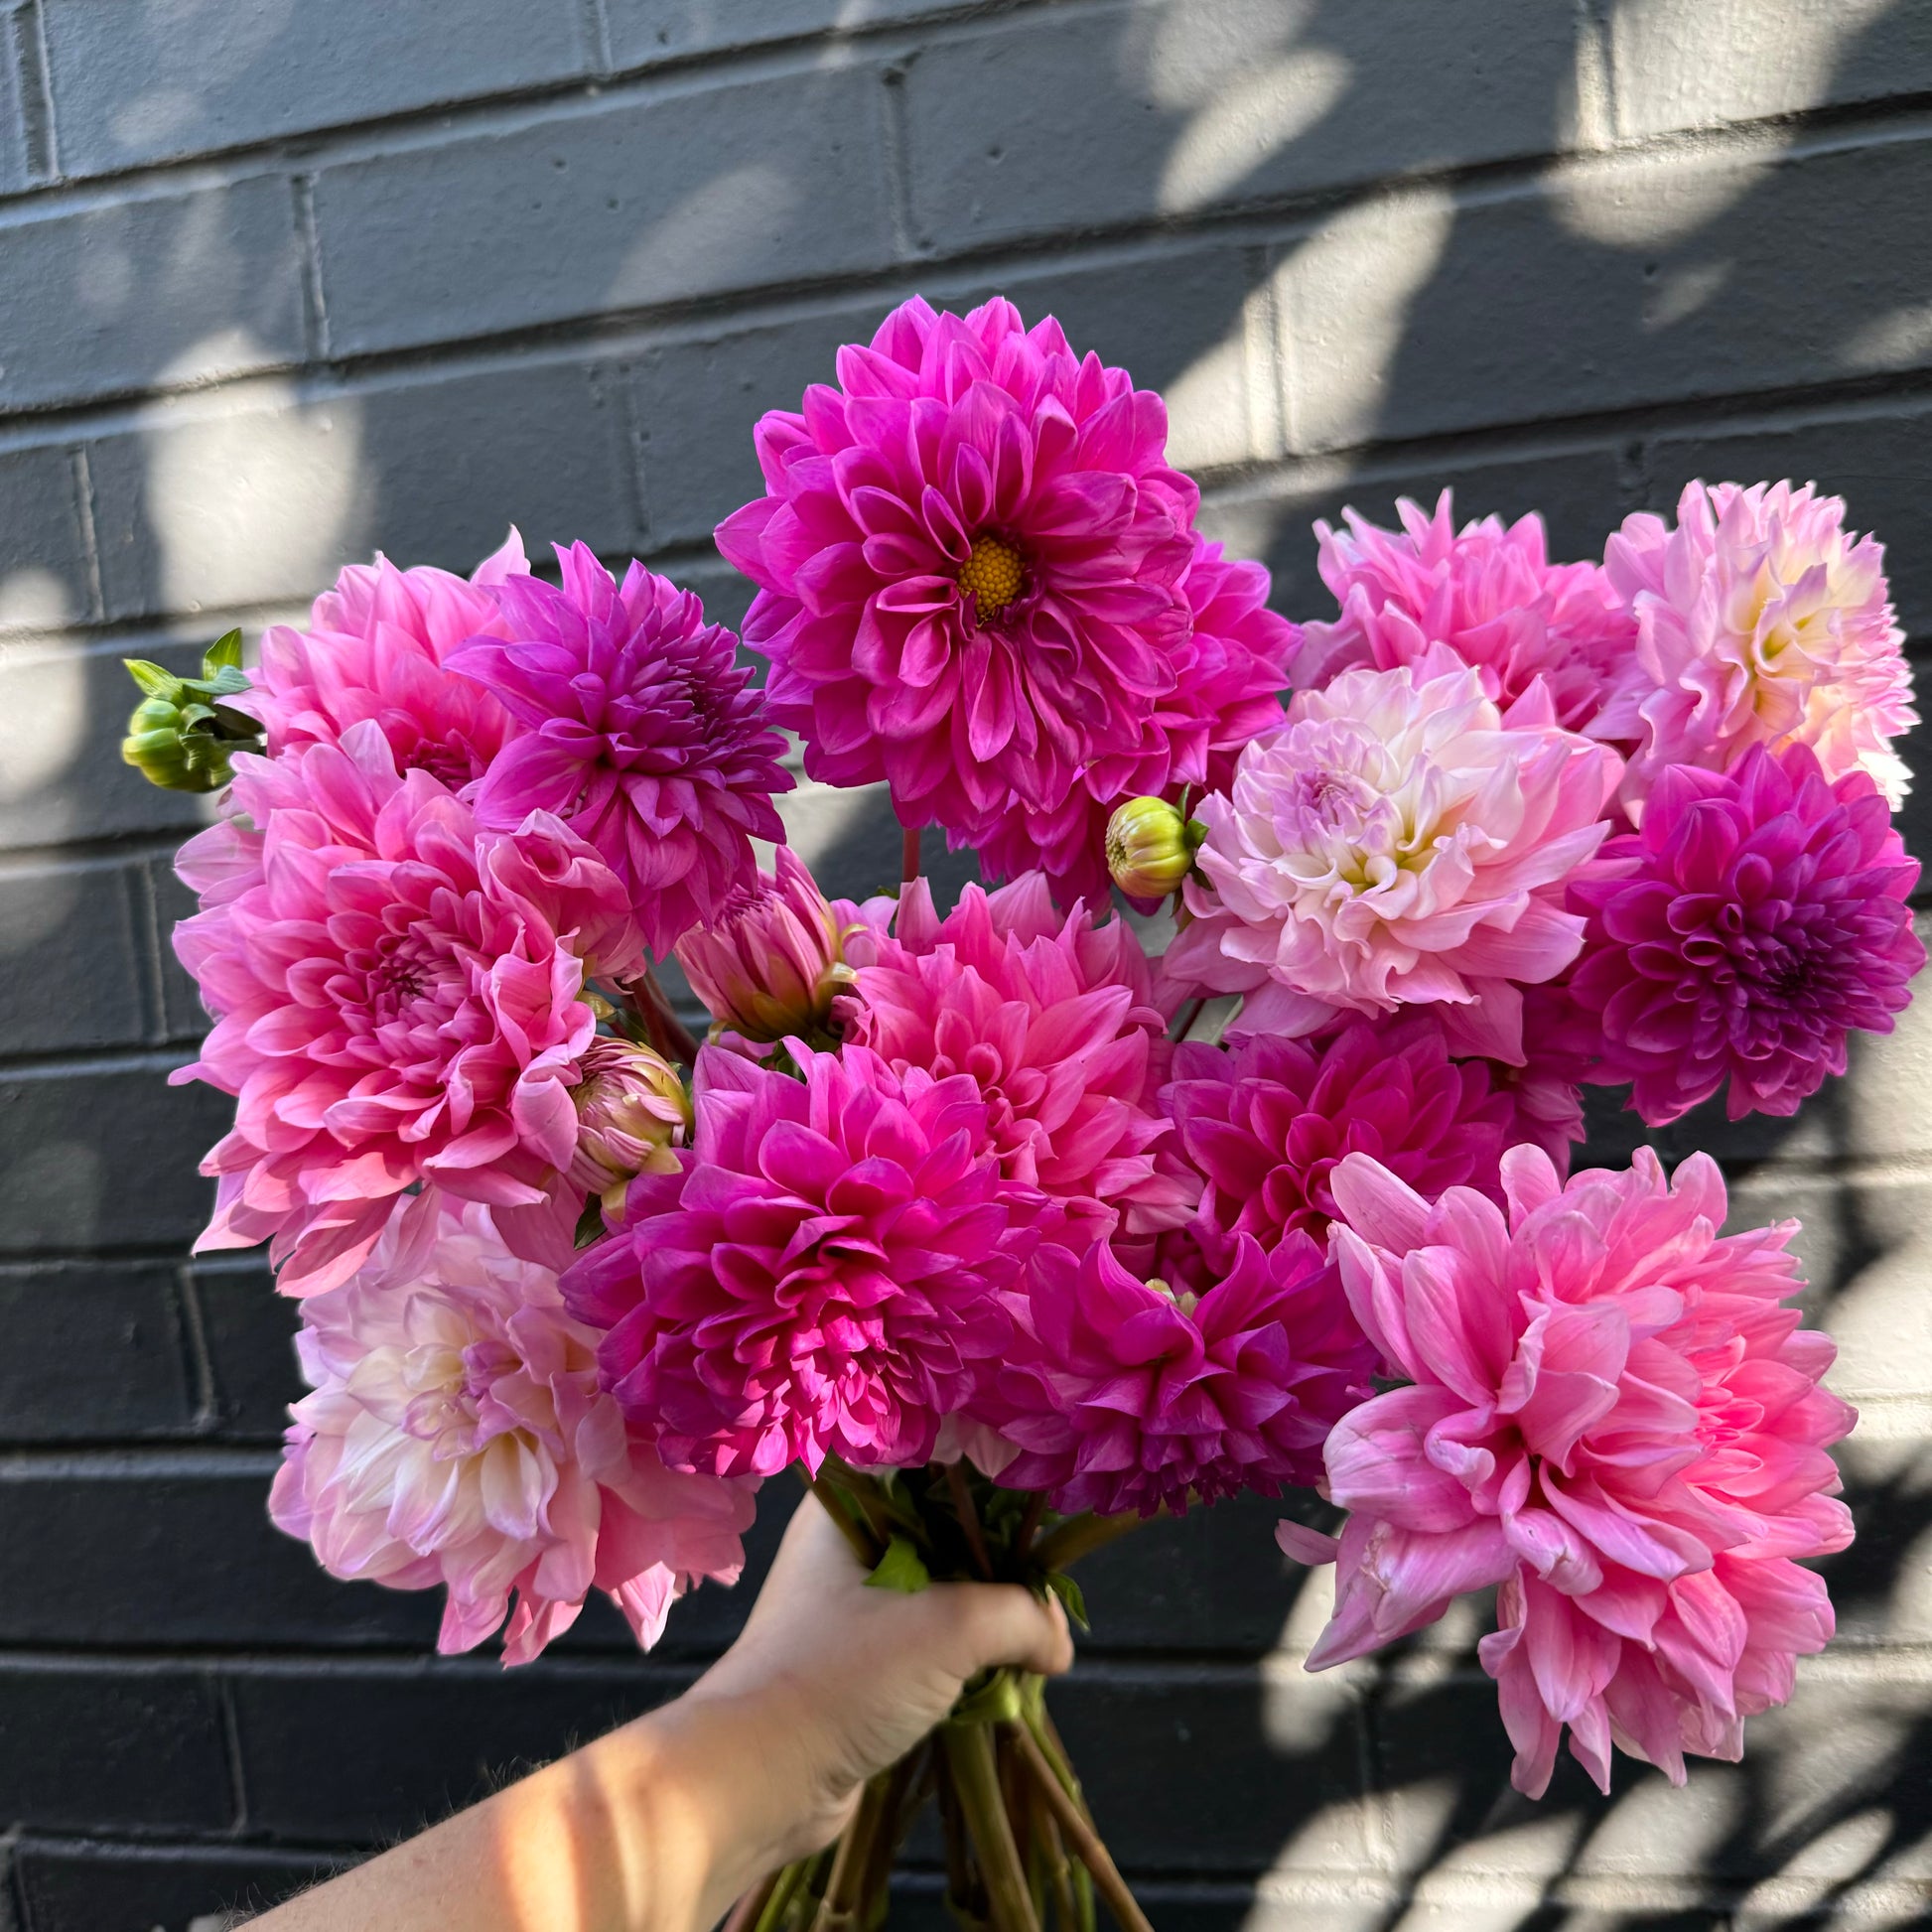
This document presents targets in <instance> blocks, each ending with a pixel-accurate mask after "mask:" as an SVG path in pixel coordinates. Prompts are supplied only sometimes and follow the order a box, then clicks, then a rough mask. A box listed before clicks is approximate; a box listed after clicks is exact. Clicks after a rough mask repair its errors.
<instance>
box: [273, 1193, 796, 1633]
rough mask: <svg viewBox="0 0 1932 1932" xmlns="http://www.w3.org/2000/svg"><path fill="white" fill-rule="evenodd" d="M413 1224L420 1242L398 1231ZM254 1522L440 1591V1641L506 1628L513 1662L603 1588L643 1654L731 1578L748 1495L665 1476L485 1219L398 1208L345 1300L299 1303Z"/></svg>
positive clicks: (356, 1564) (345, 1574)
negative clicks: (673, 1617) (263, 1509)
mask: <svg viewBox="0 0 1932 1932" xmlns="http://www.w3.org/2000/svg"><path fill="white" fill-rule="evenodd" d="M408 1223H415V1224H417V1225H416V1226H415V1227H414V1228H410V1227H407V1226H406V1225H405V1224H408ZM296 1349H297V1352H298V1354H299V1355H300V1357H301V1361H302V1373H303V1377H304V1379H305V1380H306V1381H307V1382H308V1384H309V1386H310V1389H311V1390H312V1391H313V1393H312V1394H309V1395H306V1396H304V1397H303V1398H302V1400H301V1401H300V1402H298V1403H296V1404H295V1406H294V1408H293V1410H292V1411H291V1413H292V1414H293V1416H294V1418H295V1421H294V1425H293V1427H292V1428H291V1429H290V1430H289V1432H288V1439H287V1444H286V1447H285V1448H284V1449H283V1451H282V1466H281V1468H280V1469H279V1470H278V1471H277V1472H276V1476H275V1484H274V1487H273V1489H272V1490H271V1491H270V1493H269V1502H268V1509H269V1514H270V1515H271V1516H272V1517H273V1518H274V1520H275V1522H276V1523H277V1525H279V1526H280V1527H281V1528H282V1529H284V1530H286V1531H287V1532H288V1533H289V1534H290V1535H291V1536H299V1537H301V1538H303V1539H304V1540H306V1541H307V1542H309V1543H311V1544H313V1545H314V1546H315V1552H316V1556H317V1558H318V1559H319V1560H320V1562H321V1563H322V1566H323V1568H324V1569H325V1570H327V1571H329V1572H330V1574H331V1575H332V1576H337V1577H341V1578H344V1579H345V1580H347V1581H350V1582H356V1581H360V1582H367V1583H377V1584H387V1585H388V1586H390V1587H392V1588H395V1589H427V1588H432V1587H435V1586H436V1585H439V1584H441V1585H443V1586H445V1587H447V1589H448V1591H449V1596H448V1600H447V1602H446V1605H445V1608H444V1612H443V1628H442V1631H441V1633H440V1635H439V1636H438V1638H437V1648H438V1649H440V1650H446V1651H458V1650H471V1649H474V1648H475V1647H476V1646H477V1645H478V1644H480V1643H481V1642H483V1639H484V1638H485V1637H487V1636H488V1635H489V1634H490V1633H491V1632H492V1631H494V1630H495V1629H496V1628H497V1627H498V1626H499V1625H501V1624H502V1622H503V1618H504V1616H505V1614H507V1613H508V1612H509V1609H510V1598H511V1595H512V1593H514V1595H515V1598H516V1608H515V1612H514V1614H513V1615H510V1619H509V1626H508V1628H507V1629H506V1630H505V1631H504V1633H503V1662H504V1663H505V1664H527V1663H528V1662H530V1660H531V1659H532V1658H534V1657H536V1656H537V1655H538V1654H539V1653H540V1652H541V1651H542V1650H543V1648H544V1646H545V1645H546V1644H548V1643H549V1642H550V1641H551V1639H552V1638H554V1637H558V1636H561V1635H562V1634H563V1632H564V1631H566V1630H568V1629H569V1628H570V1626H571V1625H572V1624H573V1623H575V1622H576V1620H577V1616H578V1613H579V1611H581V1610H582V1609H583V1607H584V1599H585V1598H586V1597H587V1596H588V1595H589V1594H590V1592H591V1591H592V1590H593V1589H601V1590H603V1591H604V1592H605V1593H606V1594H607V1595H608V1596H610V1598H611V1599H612V1601H613V1602H614V1603H616V1604H617V1606H618V1608H619V1609H620V1610H621V1612H622V1613H623V1617H624V1621H625V1622H627V1623H628V1624H629V1625H630V1627H631V1629H632V1630H633V1631H634V1632H635V1633H636V1637H637V1641H638V1642H639V1643H640V1644H642V1645H643V1646H644V1647H645V1648H646V1649H648V1648H649V1647H650V1646H651V1645H652V1644H654V1643H655V1642H656V1641H657V1639H658V1638H659V1637H660V1636H661V1635H662V1634H663V1631H664V1618H665V1615H666V1613H667V1612H668V1611H669V1609H670V1606H671V1603H672V1601H673V1599H674V1598H676V1597H678V1596H680V1595H682V1594H683V1592H684V1591H685V1590H686V1589H687V1588H689V1587H691V1586H692V1585H693V1584H695V1583H698V1582H700V1581H701V1580H703V1579H704V1578H707V1577H709V1578H714V1579H716V1580H717V1581H718V1582H719V1583H724V1584H731V1583H736V1582H737V1581H738V1575H739V1572H740V1571H741V1570H742V1569H743V1568H744V1566H745V1552H744V1548H743V1545H742V1543H741V1541H740V1539H741V1538H742V1536H743V1535H744V1533H745V1531H746V1530H748V1529H749V1528H750V1527H751V1524H752V1517H753V1513H754V1504H753V1493H754V1491H755V1490H756V1489H757V1487H758V1485H757V1484H756V1483H753V1482H724V1481H720V1480H719V1479H718V1478H717V1477H715V1476H696V1475H680V1474H677V1473H675V1472H674V1471H672V1470H670V1469H667V1468H665V1467H664V1465H663V1464H662V1463H661V1462H660V1461H659V1460H658V1459H657V1456H656V1453H655V1451H653V1450H652V1449H648V1448H646V1447H645V1446H644V1444H643V1443H642V1442H641V1441H639V1440H638V1439H637V1438H636V1437H635V1436H633V1435H632V1434H630V1433H629V1431H627V1430H626V1428H625V1426H624V1421H623V1418H622V1416H621V1414H620V1413H619V1411H618V1406H617V1404H616V1403H615V1402H613V1401H612V1400H611V1398H610V1397H609V1396H608V1395H605V1394H604V1393H603V1392H602V1391H601V1390H600V1389H599V1387H598V1381H597V1335H596V1333H595V1332H594V1331H593V1330H591V1329H589V1328H586V1327H585V1326H584V1325H583V1324H582V1323H581V1322H578V1321H574V1320H573V1319H572V1318H571V1317H570V1315H569V1314H568V1313H567V1312H566V1311H565V1309H564V1305H563V1301H562V1298H561V1297H560V1296H559V1295H558V1293H557V1278H556V1276H555V1274H554V1273H552V1272H551V1270H550V1269H548V1268H545V1267H542V1266H540V1265H538V1264H536V1263H533V1262H528V1261H521V1260H518V1259H517V1258H516V1257H515V1256H513V1255H512V1254H511V1253H510V1252H509V1250H508V1249H507V1248H505V1247H504V1245H503V1243H502V1241H501V1239H500V1238H499V1237H498V1235H497V1233H496V1230H495V1228H494V1227H493V1225H492V1224H491V1221H490V1216H489V1210H488V1209H487V1208H484V1207H479V1206H477V1205H475V1204H474V1203H473V1204H470V1205H467V1206H463V1205H451V1204H446V1205H444V1206H443V1207H442V1209H441V1211H440V1214H439V1213H438V1211H437V1208H436V1204H435V1203H434V1202H424V1203H421V1204H420V1205H419V1204H418V1203H417V1202H415V1201H408V1202H403V1203H398V1205H397V1210H396V1212H395V1213H394V1215H393V1216H392V1218H391V1219H390V1221H389V1222H388V1224H387V1226H386V1227H385V1230H384V1233H383V1237H382V1239H381V1241H380V1242H379V1243H378V1244H377V1245H376V1247H375V1250H374V1251H373V1253H371V1255H370V1256H369V1258H368V1260H367V1261H366V1262H365V1263H364V1264H363V1266H362V1267H361V1268H360V1269H359V1270H358V1271H357V1273H356V1274H355V1275H354V1276H353V1277H352V1278H351V1279H350V1280H349V1281H347V1282H345V1284H344V1285H343V1286H342V1287H340V1288H336V1289H332V1290H330V1291H329V1292H328V1293H327V1294H325V1295H316V1296H311V1297H310V1299H309V1300H308V1301H307V1302H305V1303H304V1304H303V1307H302V1328H301V1332H300V1333H299V1334H298V1335H297V1337H296Z"/></svg>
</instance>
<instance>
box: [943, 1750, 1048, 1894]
mask: <svg viewBox="0 0 1932 1932" xmlns="http://www.w3.org/2000/svg"><path fill="white" fill-rule="evenodd" d="M939 1740H940V1747H941V1748H942V1749H943V1750H944V1751H945V1753H946V1762H947V1763H948V1764H949V1765H950V1766H951V1769H952V1775H953V1789H954V1790H955V1791H956V1792H957V1793H958V1796H959V1808H960V1810H961V1811H962V1812H964V1813H965V1816H966V1826H967V1829H968V1831H970V1832H971V1834H972V1839H973V1849H974V1851H975V1852H976V1853H977V1854H978V1855H979V1866H980V1871H981V1874H982V1875H983V1876H984V1878H985V1880H986V1892H987V1903H988V1904H989V1905H990V1906H991V1908H992V1910H991V1918H992V1921H993V1924H994V1925H995V1927H997V1928H998V1932H1039V1921H1038V1919H1037V1918H1036V1917H1035V1915H1034V1901H1033V1895H1032V1893H1031V1892H1030V1891H1029V1890H1028V1887H1027V1874H1026V1871H1025V1869H1024V1868H1023V1867H1022V1865H1021V1863H1020V1848H1019V1847H1018V1846H1017V1845H1015V1844H1014V1842H1013V1825H1012V1823H1011V1821H1010V1820H1009V1819H1008V1817H1007V1808H1006V1800H1005V1797H1004V1796H1003V1794H1002V1793H1001V1790H1000V1773H999V1767H998V1765H997V1763H996V1762H995V1759H994V1754H993V1727H992V1726H991V1725H971V1724H968V1725H957V1724H949V1725H945V1726H944V1727H943V1728H942V1729H941V1731H940V1733H939Z"/></svg>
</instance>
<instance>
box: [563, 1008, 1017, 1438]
mask: <svg viewBox="0 0 1932 1932" xmlns="http://www.w3.org/2000/svg"><path fill="white" fill-rule="evenodd" d="M792 1045H793V1049H794V1052H795V1055H796V1057H797V1061H798V1065H799V1069H800V1072H801V1073H802V1075H803V1078H802V1079H794V1078H793V1077H792V1076H791V1075H789V1074H787V1073H780V1072H775V1071H771V1070H768V1069H766V1068H764V1067H760V1066H759V1065H757V1064H755V1063H754V1062H753V1061H751V1060H749V1059H745V1058H742V1057H741V1056H739V1055H738V1054H735V1053H731V1052H728V1051H726V1050H725V1049H723V1048H721V1047H717V1046H707V1047H705V1048H704V1049H703V1050H702V1052H701V1053H700V1054H699V1058H698V1076H697V1090H696V1111H697V1129H696V1135H695V1147H694V1158H692V1159H690V1160H689V1161H688V1163H687V1166H686V1168H685V1170H684V1172H683V1173H677V1174H647V1175H645V1176H643V1177H642V1178H641V1179H638V1180H635V1181H633V1182H632V1183H631V1185H630V1189H629V1193H628V1195H627V1196H626V1198H625V1202H624V1217H625V1218H624V1224H623V1226H622V1227H621V1229H619V1231H618V1232H617V1234H616V1235H615V1236H614V1237H613V1238H612V1239H611V1240H609V1241H605V1242H603V1243H601V1244H599V1245H598V1246H597V1247H594V1248H592V1249H591V1250H590V1251H589V1252H588V1253H586V1254H585V1255H584V1256H583V1258H582V1259H581V1260H580V1261H579V1262H578V1263H577V1264H576V1266H575V1267H573V1268H572V1269H571V1270H570V1271H569V1273H568V1274H567V1275H566V1276H565V1277H564V1285H563V1286H564V1298H565V1300H566V1301H567V1302H568V1304H569V1305H570V1308H571V1310H572V1311H573V1312H574V1313H575V1314H577V1315H578V1316H579V1318H580V1319H582V1320H585V1321H589V1322H591V1323H592V1324H593V1325H594V1326H597V1327H600V1328H605V1329H608V1330H609V1331H610V1332H609V1334H608V1335H607V1336H606V1338H605V1341H604V1343H603V1346H602V1349H601V1351H600V1352H601V1359H602V1362H603V1368H604V1376H605V1382H606V1386H607V1387H609V1388H610V1389H611V1390H612V1392H613V1393H614V1394H615V1395H616V1396H617V1399H618V1401H619V1403H620V1404H621V1406H622V1408H623V1411H624V1413H625V1415H627V1416H628V1417H629V1418H630V1419H631V1421H632V1424H633V1426H635V1427H637V1428H639V1429H642V1430H643V1431H644V1432H645V1433H646V1435H647V1436H648V1437H649V1438H650V1439H651V1440H652V1441H653V1442H655V1444H656V1446H657V1449H658V1452H659V1453H660V1454H661V1455H662V1456H663V1458H664V1460H665V1461H666V1462H667V1463H669V1464H670V1465H671V1466H672V1467H673V1468H688V1469H699V1470H703V1471H706V1472H708V1473H713V1474H718V1475H737V1474H753V1475H770V1474H773V1473H774V1472H775V1471H777V1470H779V1469H782V1468H784V1467H785V1465H786V1464H787V1463H790V1462H793V1461H797V1460H800V1459H802V1460H803V1461H804V1463H805V1465H806V1467H807V1468H809V1469H812V1470H816V1469H817V1468H818V1467H819V1465H820V1463H821V1462H823V1460H824V1458H825V1457H826V1456H827V1455H839V1456H842V1457H844V1458H845V1459H846V1460H847V1461H849V1462H852V1463H855V1464H857V1465H859V1466H861V1467H867V1468H870V1467H877V1466H882V1465H893V1466H897V1465H900V1464H904V1463H909V1462H921V1461H923V1460H925V1458H926V1456H927V1455H928V1454H930V1452H931V1449H932V1446H933V1442H934V1440H935V1438H936V1437H937V1435H938V1431H939V1424H940V1421H941V1419H942V1418H943V1417H944V1416H946V1415H947V1414H949V1413H950V1412H952V1411H953V1410H955V1409H957V1408H959V1407H960V1406H961V1404H962V1403H963V1402H964V1400H965V1398H966V1396H967V1393H968V1392H969V1390H970V1389H971V1387H972V1385H973V1379H974V1373H975V1365H976V1364H977V1363H978V1362H980V1361H983V1360H984V1359H985V1358H986V1357H987V1356H989V1355H992V1354H994V1353H996V1352H998V1350H999V1349H1000V1348H1002V1347H1003V1346H1004V1345H1005V1343H1006V1341H1007V1338H1008V1335H1009V1332H1010V1321H1009V1318H1008V1315H1007V1313H1006V1311H1005V1309H1004V1307H1003V1305H1002V1303H1001V1300H1000V1291H1001V1290H1003V1289H1004V1288H1006V1287H1007V1286H1008V1285H1009V1284H1010V1283H1011V1282H1012V1280H1013V1278H1014V1276H1015V1274H1016V1272H1017V1270H1018V1266H1019V1263H1020V1261H1021V1260H1022V1259H1023V1258H1024V1255H1025V1252H1026V1249H1027V1247H1028V1246H1029V1245H1030V1241H1029V1240H1028V1239H1027V1237H1026V1236H1025V1233H1024V1231H1022V1230H1019V1229H1016V1228H1015V1227H1014V1226H1013V1225H1012V1222H1011V1217H1010V1213H1009V1202H1008V1198H1007V1190H1006V1189H1005V1188H1003V1185H1002V1182H1001V1178H1000V1173H999V1168H998V1165H997V1163H996V1161H995V1160H994V1157H993V1154H992V1151H991V1149H990V1147H989V1146H988V1137H987V1125H986V1106H985V1103H984V1102H983V1101H982V1100H981V1099H980V1096H979V1092H978V1089H977V1088H976V1087H975V1086H974V1084H973V1082H972V1081H971V1080H968V1079H965V1078H963V1077H959V1078H953V1079H947V1080H934V1079H933V1078H931V1077H930V1076H929V1075H927V1074H925V1073H922V1072H920V1071H918V1070H916V1069H915V1070H912V1071H910V1072H907V1073H906V1074H904V1075H903V1076H902V1077H901V1076H900V1075H898V1074H897V1073H895V1072H894V1071H893V1069H892V1068H891V1067H889V1066H888V1065H887V1064H886V1063H885V1062H884V1061H883V1060H882V1059H880V1058H879V1056H878V1055H877V1054H876V1053H871V1052H868V1051H867V1050H866V1049H865V1048H864V1047H862V1046H847V1047H845V1048H844V1049H843V1051H841V1052H839V1053H813V1052H810V1051H809V1050H807V1049H806V1048H805V1047H804V1046H803V1045H802V1044H801V1043H799V1042H796V1041H794V1042H792Z"/></svg>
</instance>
